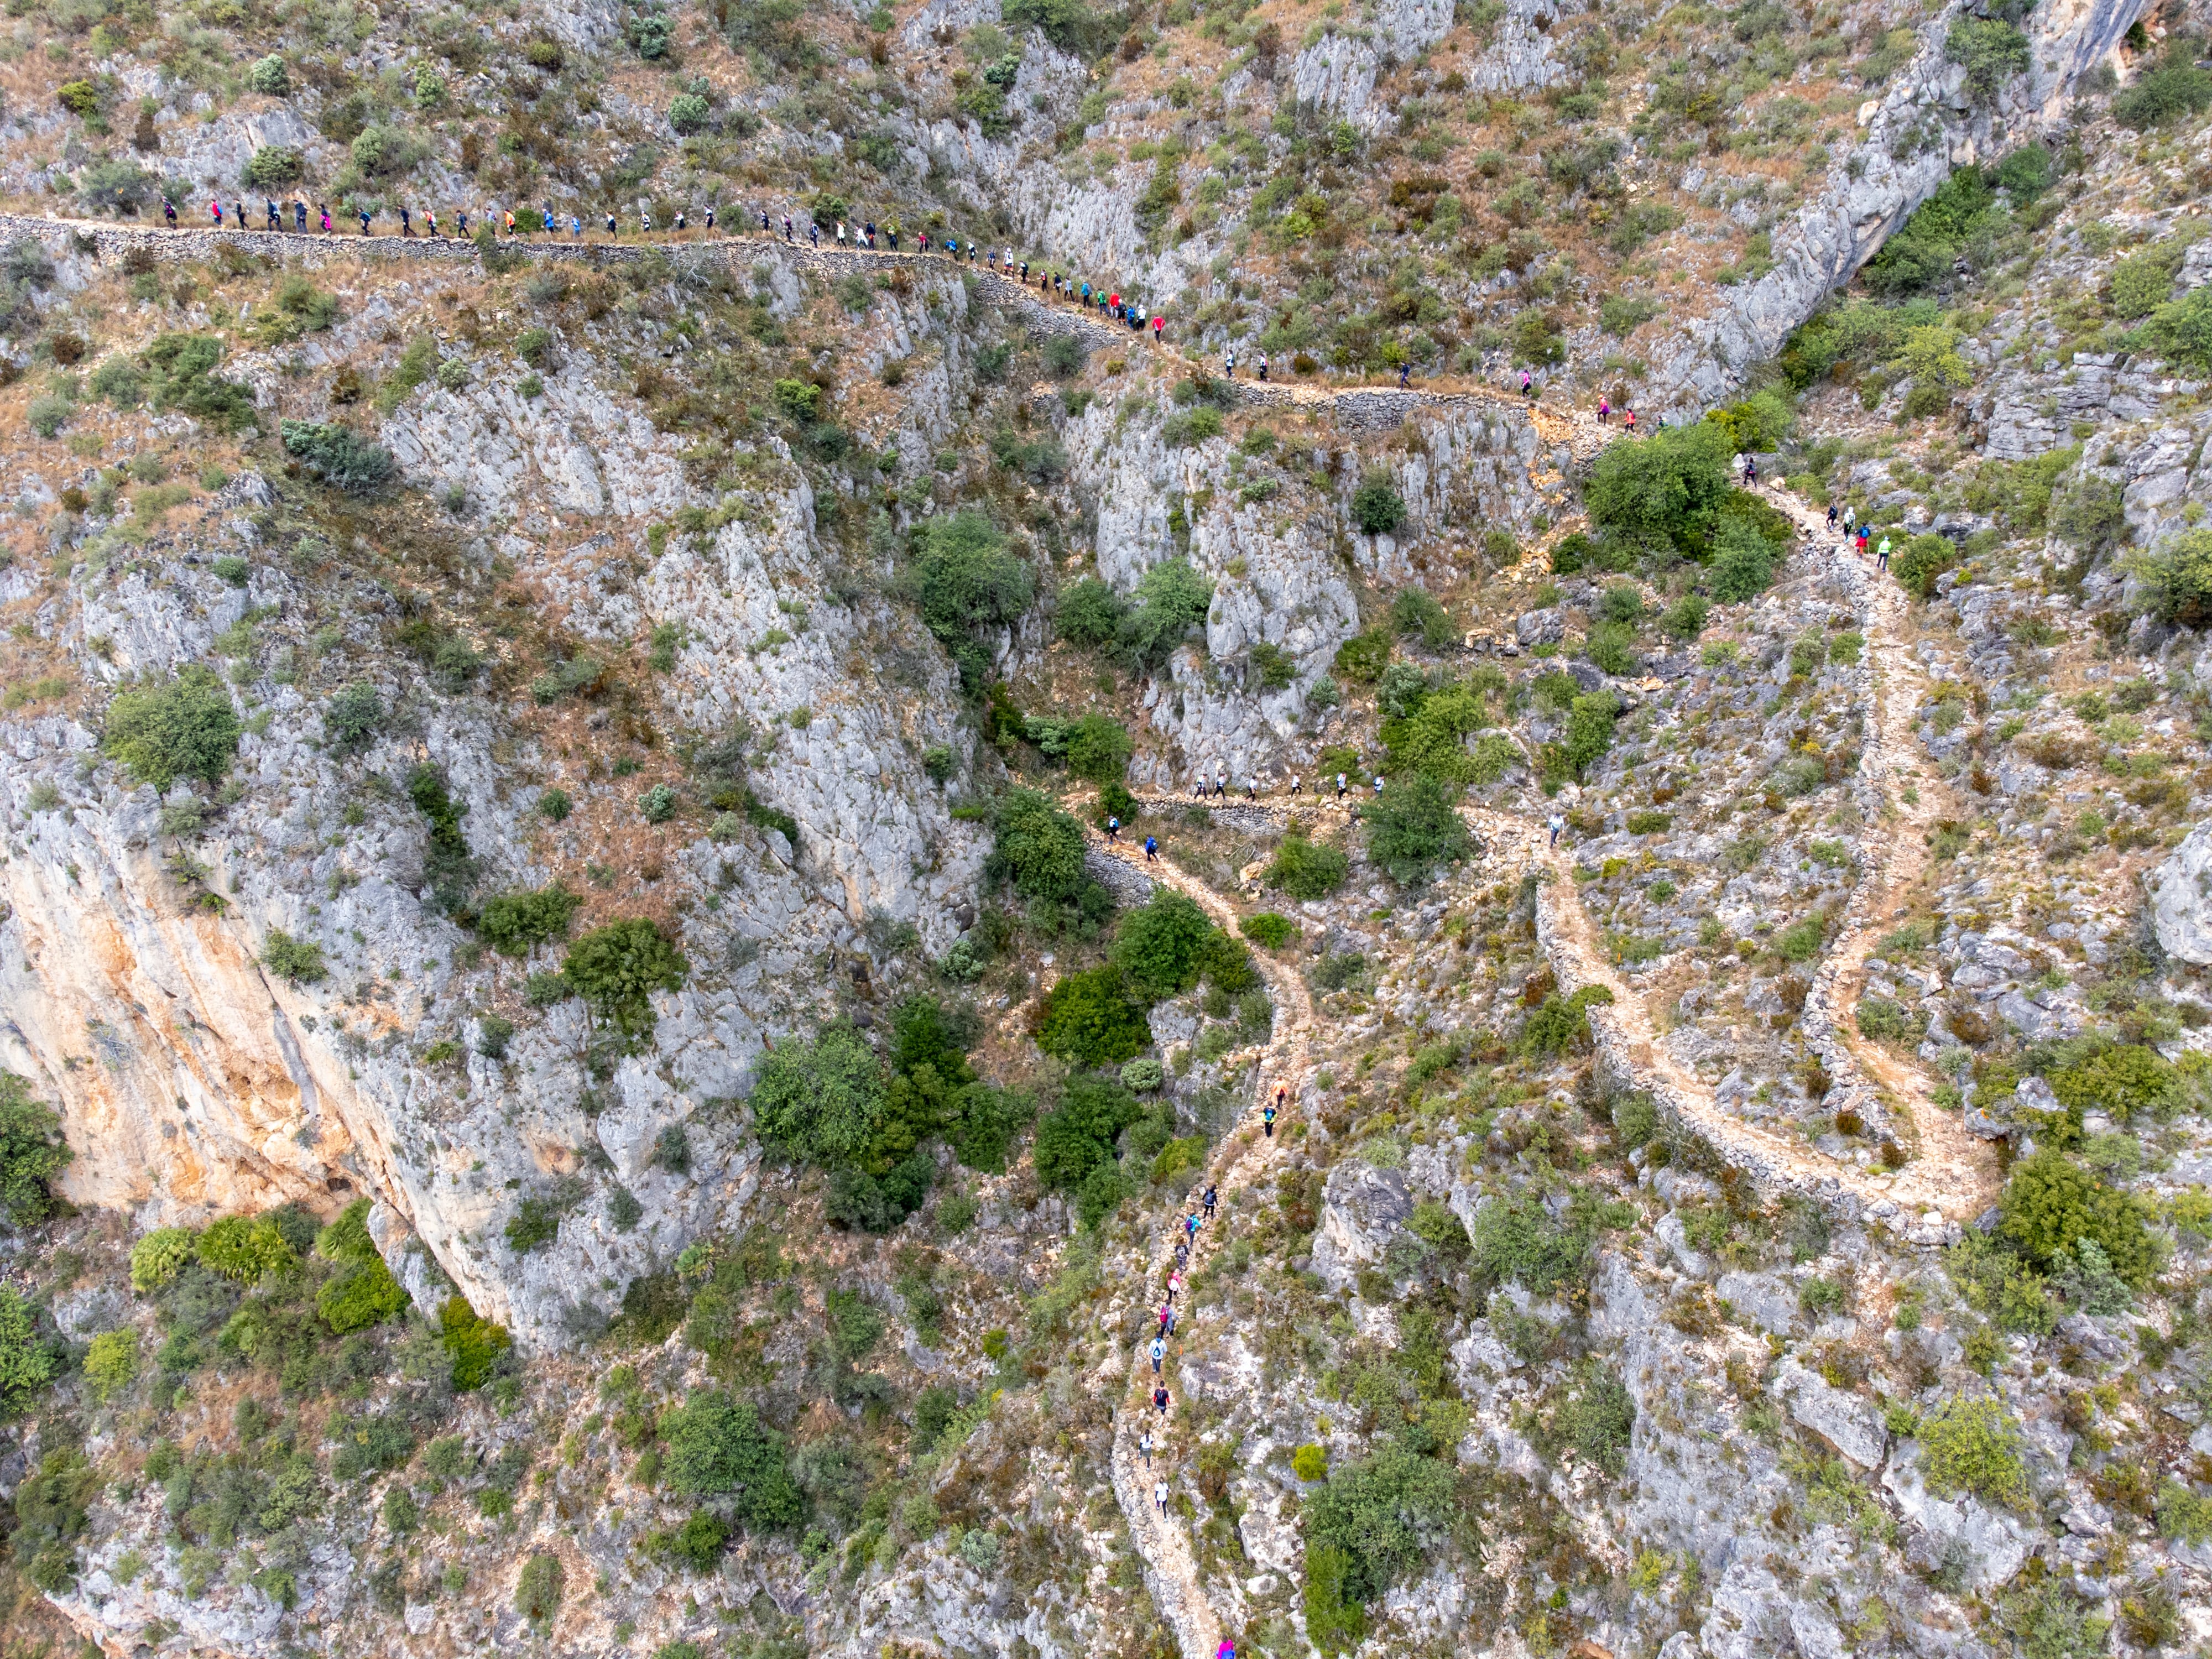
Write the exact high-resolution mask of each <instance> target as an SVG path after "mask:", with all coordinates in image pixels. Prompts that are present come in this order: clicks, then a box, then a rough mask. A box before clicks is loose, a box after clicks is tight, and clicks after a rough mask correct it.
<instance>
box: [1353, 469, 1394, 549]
mask: <svg viewBox="0 0 2212 1659" xmlns="http://www.w3.org/2000/svg"><path fill="white" fill-rule="evenodd" d="M1352 522H1353V523H1354V524H1356V525H1358V526H1359V529H1360V533H1361V534H1363V535H1368V536H1388V535H1390V534H1392V533H1393V532H1396V531H1398V530H1401V529H1402V528H1403V527H1404V526H1405V523H1406V499H1405V497H1404V496H1402V495H1400V494H1399V493H1398V487H1397V485H1396V484H1395V483H1394V482H1393V481H1392V480H1391V477H1390V475H1389V473H1387V472H1383V471H1379V470H1378V471H1371V472H1370V473H1368V474H1367V476H1366V477H1364V478H1362V479H1361V480H1360V481H1359V488H1358V489H1355V490H1354V491H1352Z"/></svg>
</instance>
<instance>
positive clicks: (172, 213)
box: [161, 196, 177, 230]
mask: <svg viewBox="0 0 2212 1659" xmlns="http://www.w3.org/2000/svg"><path fill="white" fill-rule="evenodd" d="M161 216H162V217H163V218H164V219H167V221H168V222H169V228H170V229H171V230H174V229H175V228H177V204H175V203H174V202H173V201H171V200H170V199H169V198H168V197H166V196H164V197H162V198H161Z"/></svg>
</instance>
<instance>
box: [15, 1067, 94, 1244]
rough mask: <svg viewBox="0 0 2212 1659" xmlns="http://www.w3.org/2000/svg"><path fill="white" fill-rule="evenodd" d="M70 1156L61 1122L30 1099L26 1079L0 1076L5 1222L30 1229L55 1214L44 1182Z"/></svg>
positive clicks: (56, 1208)
mask: <svg viewBox="0 0 2212 1659" xmlns="http://www.w3.org/2000/svg"><path fill="white" fill-rule="evenodd" d="M75 1156H76V1154H75V1153H74V1152H71V1151H70V1146H69V1143H68V1142H67V1141H66V1140H65V1139H64V1138H63V1136H62V1124H61V1119H60V1118H59V1117H58V1115H55V1113H54V1112H53V1111H52V1109H49V1108H48V1107H46V1105H44V1104H42V1103H40V1102H38V1101H35V1100H33V1099H32V1098H31V1092H30V1085H29V1084H28V1083H27V1081H26V1080H25V1079H22V1078H20V1077H18V1076H16V1075H15V1073H13V1072H0V1210H4V1211H6V1212H7V1215H8V1218H9V1221H11V1222H13V1223H14V1224H15V1225H16V1226H18V1227H29V1226H34V1225H37V1224H38V1223H40V1222H41V1221H44V1220H46V1218H48V1217H49V1216H52V1215H54V1214H56V1213H58V1212H59V1211H60V1209H61V1207H62V1205H61V1201H60V1200H58V1199H57V1198H56V1197H55V1196H54V1193H53V1189H52V1186H51V1185H50V1184H49V1183H50V1182H52V1179H53V1177H54V1176H57V1175H58V1174H60V1173H61V1170H62V1169H63V1167H64V1165H66V1164H68V1163H69V1161H70V1159H71V1158H74V1157H75Z"/></svg>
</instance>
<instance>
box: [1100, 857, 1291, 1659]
mask: <svg viewBox="0 0 2212 1659" xmlns="http://www.w3.org/2000/svg"><path fill="white" fill-rule="evenodd" d="M1091 836H1092V845H1093V846H1094V847H1095V848H1097V849H1099V850H1101V851H1103V852H1104V853H1105V854H1108V855H1109V857H1113V858H1117V859H1120V860H1122V861H1123V862H1125V863H1128V864H1131V865H1133V866H1137V867H1138V868H1139V869H1141V870H1142V871H1143V872H1145V874H1146V875H1147V876H1148V877H1150V878H1152V880H1154V881H1156V882H1158V884H1161V885H1162V886H1164V887H1168V888H1171V889H1173V890H1175V891H1176V892H1178V893H1181V894H1182V895H1184V896H1186V897H1188V898H1189V899H1191V900H1192V901H1193V902H1195V903H1196V904H1197V905H1198V906H1199V908H1200V909H1202V910H1204V911H1205V912H1206V915H1208V916H1209V917H1210V918H1211V919H1212V921H1214V922H1215V923H1216V924H1217V925H1218V927H1221V928H1223V929H1224V930H1225V932H1227V933H1229V934H1230V936H1231V938H1235V937H1237V921H1238V916H1237V910H1236V908H1235V907H1234V906H1232V905H1231V904H1230V903H1229V902H1228V901H1226V900H1225V899H1223V898H1222V897H1220V896H1218V895H1217V894H1216V893H1214V892H1213V891H1212V890H1211V889H1210V888H1208V887H1207V886H1206V884H1205V883H1203V882H1201V881H1199V880H1197V879H1196V878H1193V877H1191V876H1188V875H1186V874H1184V873H1183V872H1182V871H1180V870H1177V869H1175V868H1173V867H1171V866H1170V865H1169V864H1168V863H1167V862H1166V861H1165V860H1161V861H1158V862H1157V863H1147V862H1146V860H1145V856H1144V853H1143V850H1142V849H1141V848H1136V847H1132V846H1130V845H1128V844H1127V842H1108V841H1106V840H1105V839H1103V837H1100V836H1097V833H1096V832H1095V831H1093V832H1091ZM1252 963H1253V966H1254V967H1255V968H1256V969H1258V970H1259V972H1260V975H1261V978H1262V979H1264V980H1265V981H1267V989H1268V992H1269V994H1271V995H1272V996H1273V999H1274V1004H1275V1018H1274V1023H1273V1026H1272V1028H1271V1029H1270V1030H1269V1033H1268V1037H1267V1043H1266V1045H1265V1047H1263V1048H1261V1051H1260V1053H1259V1054H1258V1056H1257V1058H1256V1063H1255V1066H1254V1069H1253V1079H1254V1087H1253V1094H1252V1098H1251V1100H1250V1102H1249V1103H1248V1104H1247V1106H1246V1109H1245V1110H1244V1112H1243V1114H1242V1115H1241V1117H1242V1121H1239V1123H1238V1124H1237V1127H1235V1128H1234V1129H1232V1130H1231V1131H1230V1132H1229V1133H1227V1134H1225V1135H1224V1136H1223V1137H1222V1139H1221V1142H1220V1144H1219V1145H1218V1146H1216V1147H1215V1148H1214V1152H1213V1157H1212V1160H1211V1161H1210V1162H1209V1163H1208V1164H1207V1165H1206V1172H1205V1174H1204V1175H1203V1176H1201V1177H1200V1179H1199V1181H1198V1182H1197V1183H1196V1184H1195V1185H1194V1186H1193V1187H1192V1188H1191V1190H1190V1195H1189V1198H1188V1209H1189V1210H1190V1211H1196V1210H1197V1209H1198V1207H1199V1203H1198V1198H1199V1194H1201V1193H1203V1192H1204V1191H1205V1189H1206V1185H1207V1183H1208V1182H1211V1183H1212V1185H1213V1186H1214V1187H1215V1188H1217V1194H1216V1196H1217V1198H1218V1200H1219V1204H1220V1208H1219V1212H1218V1214H1217V1215H1216V1216H1215V1218H1213V1219H1212V1221H1209V1222H1207V1223H1206V1224H1205V1225H1203V1226H1201V1227H1200V1229H1199V1231H1198V1237H1197V1238H1196V1239H1194V1241H1193V1242H1192V1245H1191V1254H1190V1266H1189V1267H1188V1269H1187V1270H1186V1272H1185V1273H1184V1279H1185V1280H1186V1283H1187V1284H1188V1285H1191V1286H1195V1285H1197V1283H1198V1276H1199V1272H1200V1269H1201V1268H1202V1267H1204V1266H1205V1265H1206V1261H1208V1260H1209V1259H1210V1258H1211V1257H1212V1254H1213V1249H1214V1245H1215V1243H1217V1241H1218V1240H1219V1239H1220V1238H1222V1237H1225V1235H1226V1233H1227V1232H1228V1230H1229V1225H1230V1218H1231V1216H1232V1215H1233V1214H1234V1213H1235V1195H1236V1194H1237V1192H1238V1191H1239V1190H1241V1189H1243V1188H1249V1187H1253V1186H1255V1185H1256V1184H1257V1183H1258V1182H1260V1181H1261V1179H1263V1178H1264V1177H1265V1176H1266V1175H1267V1172H1268V1170H1271V1169H1272V1168H1273V1166H1274V1165H1275V1164H1277V1163H1278V1162H1279V1160H1280V1158H1281V1156H1282V1150H1283V1143H1284V1135H1283V1133H1282V1131H1283V1130H1284V1127H1285V1124H1284V1123H1283V1122H1282V1121H1278V1122H1277V1124H1276V1126H1275V1127H1276V1130H1277V1133H1276V1134H1274V1135H1273V1137H1269V1136H1267V1135H1266V1134H1264V1133H1261V1126H1260V1125H1259V1123H1258V1122H1257V1121H1255V1120H1256V1117H1257V1109H1258V1108H1259V1107H1260V1106H1261V1104H1262V1103H1264V1102H1265V1101H1266V1100H1267V1098H1268V1097H1270V1096H1271V1095H1272V1094H1273V1091H1274V1090H1275V1089H1276V1088H1278V1087H1281V1088H1284V1089H1286V1090H1288V1091H1289V1094H1288V1097H1287V1098H1286V1101H1285V1104H1286V1105H1288V1104H1289V1103H1293V1102H1295V1101H1296V1100H1297V1098H1298V1095H1299V1091H1300V1089H1301V1087H1302V1085H1304V1081H1305V1078H1306V1073H1307V1072H1308V1070H1309V1068H1310V1066H1311V1065H1312V1060H1313V1032H1314V1009H1313V999H1312V998H1311V997H1310V995H1308V994H1307V992H1306V985H1305V981H1304V978H1302V977H1301V976H1300V975H1299V974H1298V973H1297V969H1294V968H1290V967H1286V966H1285V965H1284V964H1283V963H1279V962H1277V961H1275V960H1273V958H1272V957H1269V956H1268V955H1267V952H1265V951H1255V952H1253V956H1252ZM1175 1240H1176V1234H1175V1232H1174V1231H1170V1232H1169V1233H1167V1234H1166V1235H1165V1236H1164V1237H1162V1238H1161V1239H1158V1240H1157V1241H1155V1242H1154V1243H1153V1244H1152V1248H1151V1250H1150V1253H1149V1255H1147V1258H1146V1279H1145V1290H1144V1291H1143V1293H1142V1294H1141V1295H1140V1297H1139V1305H1141V1306H1144V1307H1146V1308H1150V1307H1152V1306H1155V1305H1157V1304H1158V1302H1159V1301H1162V1300H1164V1299H1165V1297H1166V1294H1167V1288H1166V1287H1167V1276H1168V1273H1169V1271H1170V1268H1171V1267H1173V1266H1174V1262H1175ZM1180 1317H1181V1318H1182V1320H1183V1321H1184V1322H1185V1325H1184V1328H1185V1330H1186V1331H1188V1328H1189V1322H1190V1321H1191V1320H1192V1319H1193V1318H1194V1315H1193V1311H1192V1309H1191V1307H1190V1306H1189V1305H1188V1298H1187V1300H1186V1304H1185V1305H1184V1306H1183V1308H1182V1310H1181V1314H1180ZM1146 1340H1149V1338H1146V1339H1140V1340H1139V1342H1138V1344H1137V1347H1136V1351H1135V1352H1134V1353H1133V1355H1132V1357H1131V1359H1130V1364H1129V1386H1128V1388H1127V1391H1126V1395H1125V1398H1124V1399H1123V1401H1122V1403H1121V1411H1120V1412H1119V1413H1117V1414H1116V1417H1115V1425H1114V1454H1113V1473H1114V1496H1115V1498H1116V1499H1117V1500H1119V1502H1120V1503H1121V1513H1122V1514H1123V1515H1124V1516H1126V1517H1127V1520H1128V1522H1129V1532H1130V1535H1131V1537H1132V1538H1133V1540H1134V1541H1135V1542H1136V1545H1137V1550H1138V1553H1139V1554H1140V1555H1141V1556H1143V1557H1144V1559H1145V1564H1146V1574H1145V1581H1146V1588H1147V1589H1150V1590H1151V1591H1152V1601H1153V1602H1154V1604H1155V1605H1156V1606H1157V1607H1158V1608H1159V1610H1160V1613H1161V1614H1162V1615H1163V1616H1164V1618H1165V1619H1166V1620H1167V1621H1168V1622H1169V1624H1170V1625H1171V1626H1174V1628H1175V1632H1176V1644H1177V1645H1178V1647H1179V1648H1180V1649H1181V1650H1182V1654H1183V1659H1214V1655H1215V1653H1216V1652H1217V1650H1218V1649H1219V1647H1220V1644H1221V1638H1222V1630H1221V1620H1220V1615H1219V1614H1218V1613H1216V1612H1215V1610H1214V1607H1213V1604H1212V1602H1211V1601H1208V1600H1207V1599H1206V1592H1205V1589H1204V1588H1203V1587H1202V1586H1201V1584H1200V1581H1199V1572H1198V1561H1197V1557H1196V1556H1195V1554H1194V1553H1193V1551H1192V1548H1191V1542H1190V1536H1189V1534H1188V1532H1187V1531H1186V1530H1185V1529H1184V1528H1183V1526H1182V1523H1181V1522H1179V1521H1177V1520H1176V1519H1175V1518H1174V1517H1173V1516H1162V1515H1161V1514H1160V1513H1159V1512H1158V1510H1155V1509H1154V1508H1153V1507H1152V1482H1153V1481H1154V1480H1160V1479H1164V1478H1165V1477H1166V1474H1167V1466H1166V1462H1165V1460H1164V1455H1163V1453H1162V1452H1161V1451H1160V1450H1158V1449H1155V1452H1154V1466H1155V1467H1154V1469H1152V1470H1148V1469H1147V1468H1146V1466H1145V1460H1144V1455H1143V1454H1142V1453H1141V1452H1139V1450H1138V1449H1137V1439H1138V1437H1139V1435H1141V1434H1143V1433H1144V1432H1145V1431H1146V1427H1147V1426H1149V1425H1156V1424H1158V1423H1160V1422H1161V1421H1162V1419H1161V1418H1160V1417H1159V1415H1158V1413H1156V1412H1154V1411H1153V1409H1152V1370H1151V1368H1150V1366H1149V1364H1147V1362H1146V1358H1145V1353H1144V1349H1145V1343H1146ZM1176 1369H1177V1368H1176V1362H1175V1360H1174V1358H1170V1361H1169V1365H1168V1370H1167V1372H1166V1373H1165V1376H1166V1386H1167V1388H1168V1390H1169V1393H1170V1396H1171V1398H1172V1399H1174V1400H1176V1401H1179V1400H1180V1399H1181V1397H1182V1389H1181V1386H1180V1383H1181V1379H1180V1377H1179V1376H1177V1375H1176ZM1174 1409H1175V1407H1174V1406H1173V1405H1170V1412H1171V1413H1172V1412H1173V1411H1174Z"/></svg>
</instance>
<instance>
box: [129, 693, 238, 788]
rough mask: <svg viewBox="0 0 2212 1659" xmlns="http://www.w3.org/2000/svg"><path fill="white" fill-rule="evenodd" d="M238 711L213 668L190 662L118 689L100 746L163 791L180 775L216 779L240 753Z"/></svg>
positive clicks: (210, 781) (216, 781)
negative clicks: (165, 677)
mask: <svg viewBox="0 0 2212 1659" xmlns="http://www.w3.org/2000/svg"><path fill="white" fill-rule="evenodd" d="M238 734H239V724H238V715H237V714H236V713H235V711H234V709H233V708H232V707H231V702H230V693H229V691H228V690H226V689H225V688H224V685H223V683H222V678H221V677H220V676H218V675H217V674H216V672H215V671H214V670H213V669H210V668H204V667H201V666H200V665H197V664H193V665H188V666H186V667H185V668H182V669H180V670H179V671H178V672H177V675H176V678H173V679H172V680H170V681H169V682H168V683H167V684H140V685H137V686H136V687H134V688H132V689H131V690H126V691H118V692H117V693H116V694H115V697H114V700H113V701H112V702H110V703H109V704H108V705H107V726H106V730H105V731H104V732H102V733H101V734H100V747H101V748H102V749H104V750H106V751H107V752H108V753H109V754H110V755H112V756H113V757H115V758H116V759H117V760H118V761H120V762H121V763H123V764H124V765H125V766H126V767H128V768H130V769H131V773H132V775H134V776H135V777H137V780H138V781H140V782H142V783H150V784H152V785H153V786H154V787H155V788H156V789H158V790H160V791H161V792H162V793H165V794H166V793H167V792H168V788H169V786H170V785H171V784H173V783H174V782H175V781H177V780H178V779H179V778H180V777H185V778H197V779H199V780H200V781H202V782H204V783H210V784H215V783H220V782H222V775H223V774H224V773H225V772H227V771H228V770H229V769H230V763H231V760H232V757H234V756H235V755H236V754H237V753H238Z"/></svg>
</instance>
